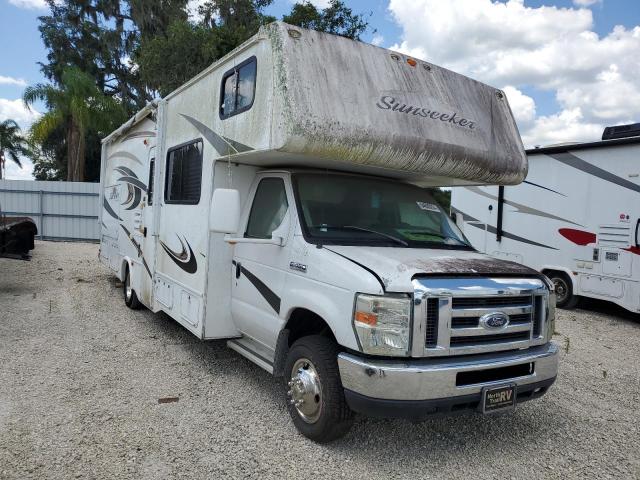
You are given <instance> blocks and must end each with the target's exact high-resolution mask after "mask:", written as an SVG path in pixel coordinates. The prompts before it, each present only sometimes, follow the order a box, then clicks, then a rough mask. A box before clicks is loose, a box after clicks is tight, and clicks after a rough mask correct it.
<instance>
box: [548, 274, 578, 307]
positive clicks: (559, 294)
mask: <svg viewBox="0 0 640 480" xmlns="http://www.w3.org/2000/svg"><path fill="white" fill-rule="evenodd" d="M548 276H549V280H551V281H552V282H553V285H554V288H555V291H556V306H557V307H558V308H563V309H566V310H570V309H572V308H573V307H575V306H576V305H577V304H578V297H577V296H576V295H574V294H573V284H572V283H571V279H570V278H569V277H568V276H567V274H566V273H562V272H551V273H549V274H548Z"/></svg>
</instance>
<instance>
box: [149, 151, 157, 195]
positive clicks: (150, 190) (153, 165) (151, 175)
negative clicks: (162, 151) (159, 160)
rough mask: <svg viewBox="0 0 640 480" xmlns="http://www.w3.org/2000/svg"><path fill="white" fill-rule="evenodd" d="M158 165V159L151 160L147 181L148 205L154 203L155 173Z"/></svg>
mask: <svg viewBox="0 0 640 480" xmlns="http://www.w3.org/2000/svg"><path fill="white" fill-rule="evenodd" d="M155 167H156V159H155V158H152V159H151V160H149V183H147V205H153V173H154V170H155Z"/></svg>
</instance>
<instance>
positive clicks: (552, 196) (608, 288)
mask: <svg viewBox="0 0 640 480" xmlns="http://www.w3.org/2000/svg"><path fill="white" fill-rule="evenodd" d="M527 153H528V157H529V173H528V175H527V178H526V180H525V181H524V183H522V184H521V185H517V186H507V187H504V191H503V192H504V193H503V197H502V198H503V199H502V203H503V205H502V219H501V220H500V213H499V210H500V207H499V203H500V201H499V200H500V188H499V187H497V186H492V187H464V188H454V189H453V192H452V201H451V205H452V212H454V213H455V214H456V215H457V223H458V225H459V226H460V228H461V229H463V230H464V233H465V235H466V236H467V238H468V239H469V240H470V241H471V243H472V244H473V246H474V247H475V248H476V249H477V250H479V251H481V252H485V253H487V254H489V255H491V256H494V257H496V258H505V259H509V260H512V261H515V262H519V263H523V264H525V265H527V266H529V267H531V268H534V269H536V270H538V271H540V272H543V273H545V274H547V275H549V276H550V277H552V276H553V275H554V272H562V273H564V274H565V275H566V278H568V279H570V281H571V287H572V291H573V294H574V295H577V296H583V297H590V298H597V299H601V300H608V301H611V302H614V303H616V304H618V305H620V306H622V307H624V308H626V309H627V310H630V311H632V312H640V244H639V242H640V232H639V229H640V162H639V161H638V158H639V157H640V137H635V138H633V137H632V138H624V139H618V140H615V139H614V140H603V141H600V142H594V143H588V144H573V145H564V146H557V147H547V148H538V149H533V150H528V151H527ZM500 224H501V230H502V234H501V235H499V234H498V229H499V228H500V227H499V225H500Z"/></svg>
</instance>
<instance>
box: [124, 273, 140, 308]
mask: <svg viewBox="0 0 640 480" xmlns="http://www.w3.org/2000/svg"><path fill="white" fill-rule="evenodd" d="M122 292H123V294H124V303H125V304H126V305H127V307H129V308H130V309H131V310H139V309H140V307H142V304H141V303H140V300H138V296H137V295H136V292H135V291H134V290H133V288H131V275H129V266H127V270H126V271H125V274H124V282H122Z"/></svg>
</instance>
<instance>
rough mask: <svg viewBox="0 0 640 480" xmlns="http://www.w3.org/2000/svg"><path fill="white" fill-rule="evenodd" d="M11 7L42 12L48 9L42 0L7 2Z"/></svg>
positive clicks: (14, 0)
mask: <svg viewBox="0 0 640 480" xmlns="http://www.w3.org/2000/svg"><path fill="white" fill-rule="evenodd" d="M9 3H10V4H11V5H15V6H16V7H18V8H29V9H32V10H43V9H45V8H47V7H48V5H47V2H45V1H44V0H9Z"/></svg>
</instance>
